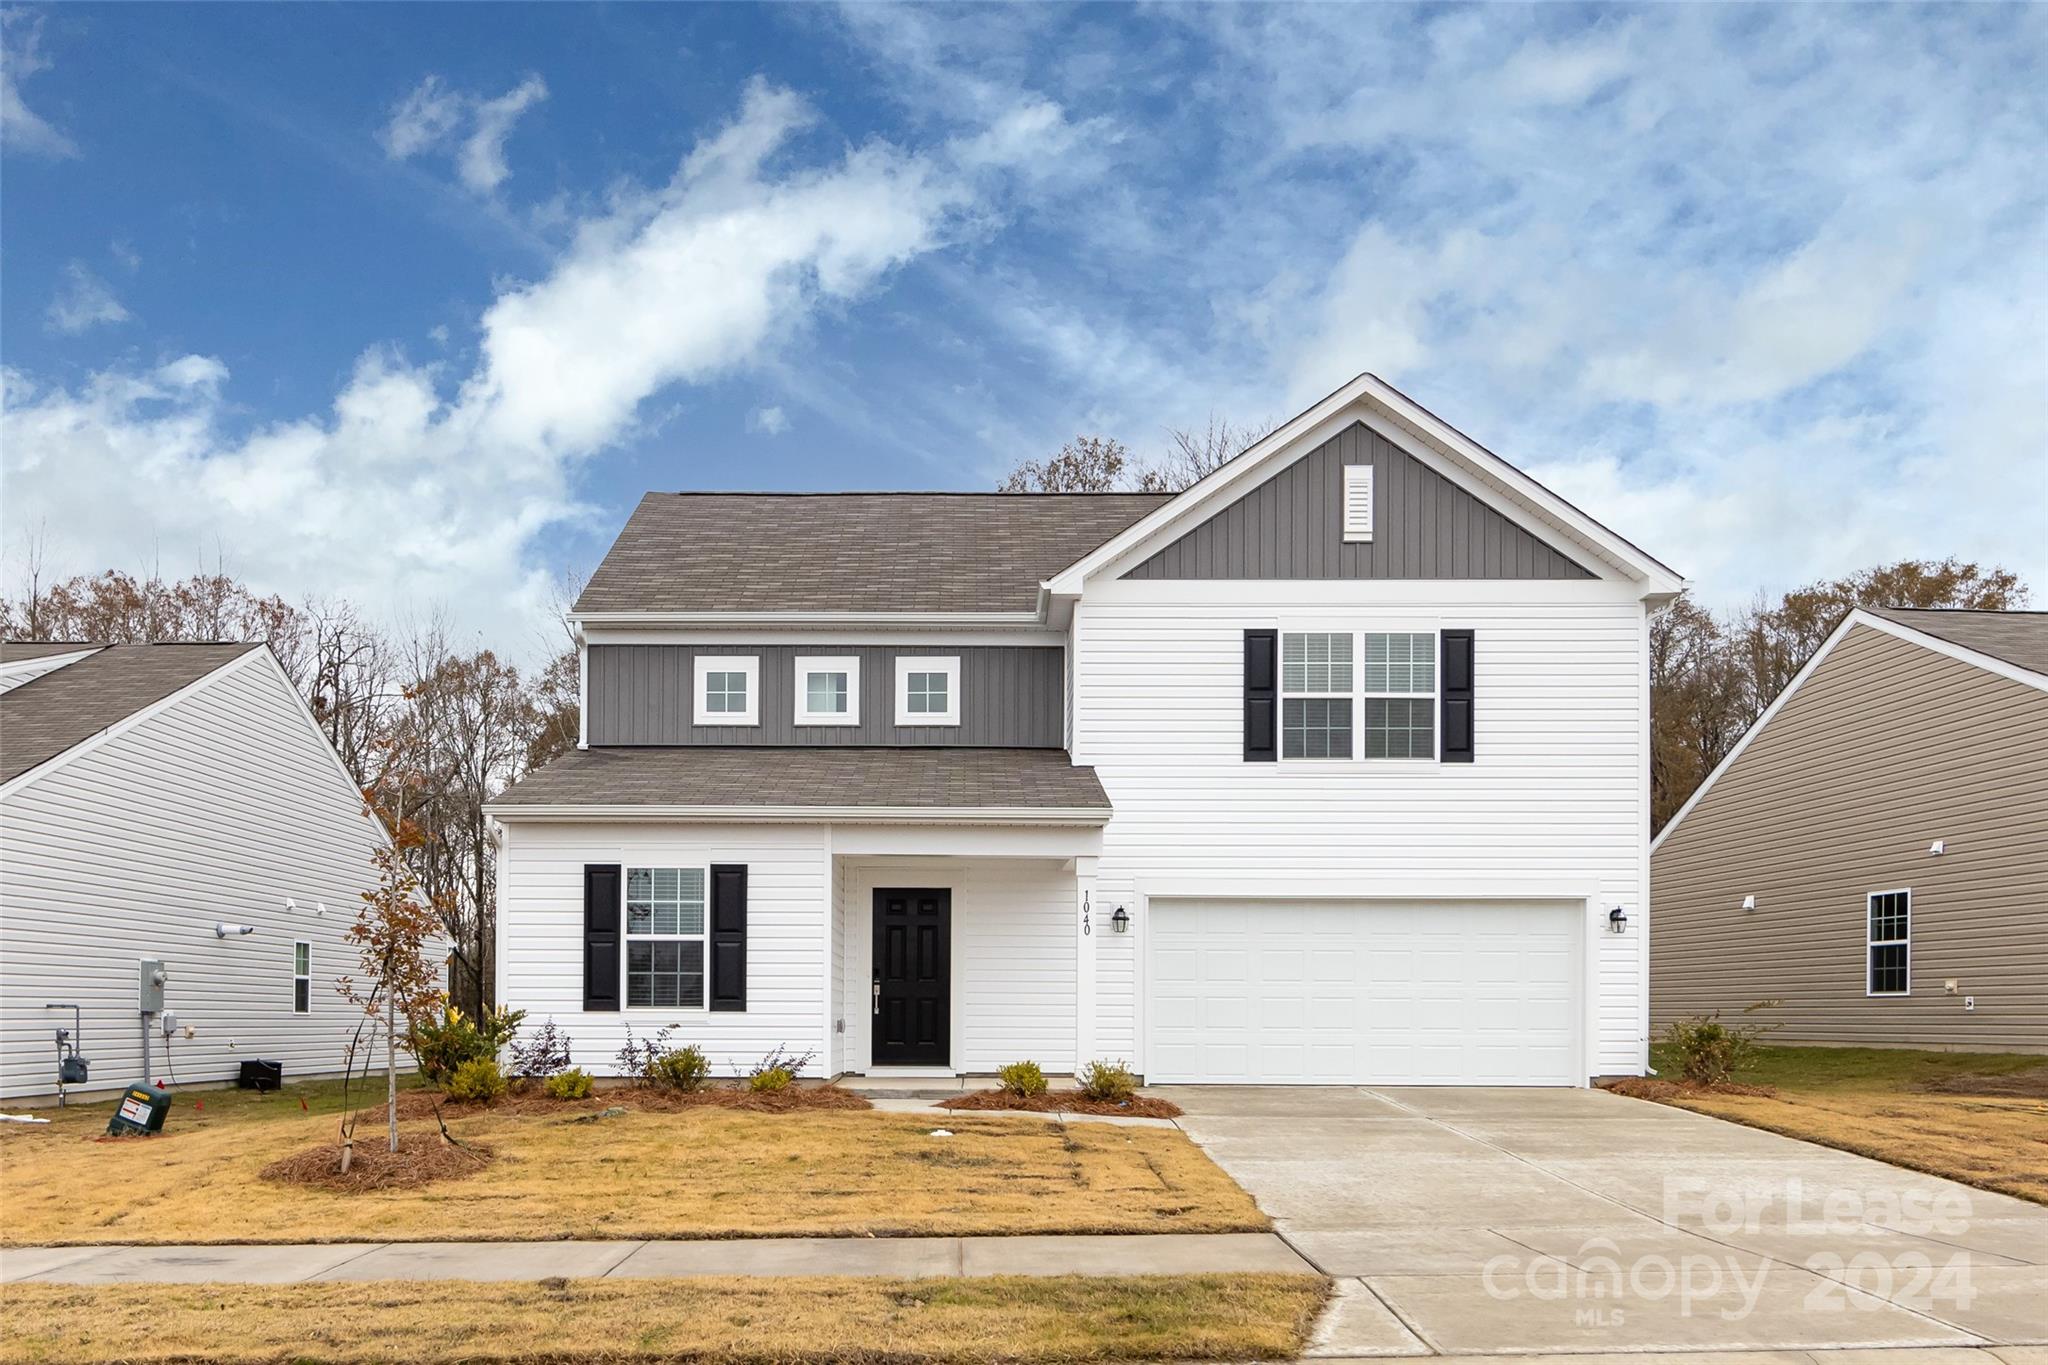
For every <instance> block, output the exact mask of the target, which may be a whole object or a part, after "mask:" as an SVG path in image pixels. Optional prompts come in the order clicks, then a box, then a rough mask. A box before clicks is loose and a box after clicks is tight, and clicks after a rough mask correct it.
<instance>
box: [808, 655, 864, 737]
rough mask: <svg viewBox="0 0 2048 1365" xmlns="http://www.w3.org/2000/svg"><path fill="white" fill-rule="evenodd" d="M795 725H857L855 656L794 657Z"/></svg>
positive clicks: (857, 699) (857, 682) (856, 670)
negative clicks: (795, 659)
mask: <svg viewBox="0 0 2048 1365" xmlns="http://www.w3.org/2000/svg"><path fill="white" fill-rule="evenodd" d="M796 723H797V724H798V725H858V724H860V659H859V658H858V657H857V656H855V655H851V654H843V655H841V654H834V655H819V656H813V657H809V658H806V657H804V656H801V655H799V656H798V657H797V661H796Z"/></svg>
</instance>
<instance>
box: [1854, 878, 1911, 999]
mask: <svg viewBox="0 0 2048 1365" xmlns="http://www.w3.org/2000/svg"><path fill="white" fill-rule="evenodd" d="M1866 909H1867V912H1868V913H1867V916H1866V925H1867V929H1866V935H1867V937H1866V939H1865V942H1866V944H1867V945H1868V962H1867V963H1866V968H1865V978H1864V984H1863V988H1864V993H1865V994H1866V995H1911V994H1912V992H1913V980H1912V970H1913V924H1912V920H1913V893H1912V892H1911V891H1910V890H1904V891H1873V892H1871V893H1870V896H1869V898H1868V901H1867V903H1866Z"/></svg>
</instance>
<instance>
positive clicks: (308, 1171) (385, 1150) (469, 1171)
mask: <svg viewBox="0 0 2048 1365" xmlns="http://www.w3.org/2000/svg"><path fill="white" fill-rule="evenodd" d="M496 1156H497V1153H496V1152H494V1151H492V1150H491V1149H490V1148H489V1147H485V1146H483V1145H481V1144H479V1143H474V1142H466V1143H454V1142H444V1141H442V1140H441V1139H440V1137H439V1136H436V1135H430V1134H427V1133H401V1134H400V1135H399V1138H398V1150H397V1151H395V1152H394V1151H392V1150H391V1149H390V1148H389V1147H388V1146H386V1145H385V1135H384V1132H383V1130H382V1129H379V1130H378V1131H376V1132H374V1133H367V1132H366V1133H362V1134H359V1135H358V1136H357V1138H356V1143H355V1156H354V1158H353V1159H352V1160H350V1162H349V1166H348V1172H347V1174H343V1173H342V1169H341V1146H340V1144H339V1143H333V1142H323V1143H321V1144H320V1145H319V1146H318V1147H309V1148H307V1149H306V1150H305V1151H303V1152H295V1153H293V1154H292V1155H291V1156H288V1157H282V1158H280V1159H278V1160H276V1161H273V1162H271V1163H270V1164H269V1165H268V1166H265V1167H264V1168H263V1178H264V1179H265V1180H273V1181H276V1182H277V1183H278V1184H280V1185H311V1186H313V1187H315V1188H317V1189H323V1190H335V1191H338V1192H339V1193H342V1194H360V1193H363V1192H365V1191H369V1190H411V1189H417V1188H419V1187H420V1186H421V1185H431V1184H434V1183H435V1182H437V1181H441V1180H460V1179H461V1178H462V1177H464V1176H468V1175H475V1174H476V1173H477V1172H478V1171H481V1170H482V1169H483V1168H484V1167H486V1166H488V1165H490V1164H491V1162H492V1160H493V1159H495V1157H496Z"/></svg>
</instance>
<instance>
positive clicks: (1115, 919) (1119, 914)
mask: <svg viewBox="0 0 2048 1365" xmlns="http://www.w3.org/2000/svg"><path fill="white" fill-rule="evenodd" d="M1109 927H1110V928H1112V929H1114V930H1116V932H1118V933H1119V934H1128V933H1129V932H1130V931H1131V912H1130V911H1128V910H1126V909H1124V908H1123V907H1122V906H1121V905H1119V906H1118V907H1117V908H1116V913H1115V914H1114V915H1111V916H1110V917H1109Z"/></svg>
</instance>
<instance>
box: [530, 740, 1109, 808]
mask: <svg viewBox="0 0 2048 1365" xmlns="http://www.w3.org/2000/svg"><path fill="white" fill-rule="evenodd" d="M491 804H492V805H493V806H494V807H498V806H501V807H505V808H507V809H517V808H518V807H520V806H556V805H563V806H591V805H598V806H820V807H828V806H860V807H893V808H908V809H925V808H929V809H931V810H934V811H945V810H961V809H975V808H983V809H987V808H1002V809H1050V810H1088V811H1097V812H1100V814H1101V817H1102V818H1103V819H1104V820H1107V819H1108V818H1109V814H1110V805H1109V797H1108V796H1107V795H1106V794H1105V793H1104V792H1103V790H1102V783H1101V782H1099V781H1097V780H1096V777H1095V770H1094V769H1093V768H1077V767H1075V766H1074V764H1073V762H1072V760H1070V759H1069V758H1068V757H1067V755H1066V751H1065V750H1062V749H956V748H941V747H936V746H933V747H926V748H896V749H840V748H830V749H828V748H767V747H764V746H758V745H757V746H741V747H719V748H714V747H711V746H708V745H706V746H693V747H684V748H669V749H656V748H609V749H579V750H577V751H575V752H574V753H568V754H564V755H562V756H561V757H560V758H558V759H556V760H555V761H554V762H552V763H550V764H548V765H547V766H546V767H544V768H542V769H541V770H540V771H539V772H536V773H533V774H532V775H530V776H528V777H526V778H525V779H523V780H522V781H520V782H517V783H515V784H514V785H513V786H512V787H511V788H510V789H509V790H507V791H506V792H505V794H504V795H503V796H500V797H499V798H498V799H497V800H496V801H493V802H492V803H491Z"/></svg>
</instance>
